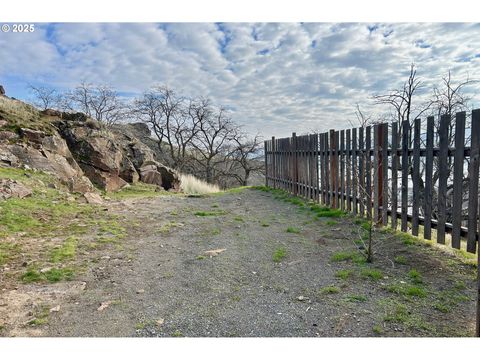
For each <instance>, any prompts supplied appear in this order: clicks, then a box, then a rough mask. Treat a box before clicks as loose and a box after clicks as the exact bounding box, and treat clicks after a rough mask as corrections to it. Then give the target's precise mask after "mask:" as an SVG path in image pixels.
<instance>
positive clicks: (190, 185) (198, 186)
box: [180, 174, 220, 195]
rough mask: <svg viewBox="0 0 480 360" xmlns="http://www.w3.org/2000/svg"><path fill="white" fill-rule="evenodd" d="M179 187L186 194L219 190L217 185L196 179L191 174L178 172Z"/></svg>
mask: <svg viewBox="0 0 480 360" xmlns="http://www.w3.org/2000/svg"><path fill="white" fill-rule="evenodd" d="M180 188H181V190H182V191H183V192H184V193H185V194H188V195H203V194H211V193H216V192H220V188H219V187H218V186H217V185H212V184H209V183H207V182H205V181H203V180H200V179H197V178H196V177H195V176H193V175H185V174H180Z"/></svg>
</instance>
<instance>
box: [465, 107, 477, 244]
mask: <svg viewBox="0 0 480 360" xmlns="http://www.w3.org/2000/svg"><path fill="white" fill-rule="evenodd" d="M479 155H480V109H478V110H473V111H472V135H471V145H470V166H469V168H468V178H469V184H468V209H469V211H468V229H469V231H468V238H467V251H468V252H472V253H474V252H475V248H476V233H475V230H474V229H476V228H477V216H478V169H479Z"/></svg>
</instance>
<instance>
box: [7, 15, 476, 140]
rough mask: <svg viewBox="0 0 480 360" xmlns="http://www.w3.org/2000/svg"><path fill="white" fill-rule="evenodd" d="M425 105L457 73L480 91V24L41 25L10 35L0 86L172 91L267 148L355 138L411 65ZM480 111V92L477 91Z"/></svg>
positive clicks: (18, 91) (12, 91) (13, 89)
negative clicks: (221, 111)
mask: <svg viewBox="0 0 480 360" xmlns="http://www.w3.org/2000/svg"><path fill="white" fill-rule="evenodd" d="M412 62H414V63H415V64H416V66H417V74H418V76H419V78H420V79H421V80H422V82H423V84H424V87H423V88H422V90H421V92H420V94H419V98H418V102H421V101H422V99H425V98H426V97H427V96H428V95H429V94H430V93H431V91H432V89H433V87H434V86H435V85H440V84H441V79H442V77H443V76H445V75H446V74H447V72H448V71H449V70H450V71H451V73H452V77H453V80H454V82H455V81H461V80H465V79H466V78H467V77H469V78H470V79H478V80H480V24H471V23H433V24H427V23H36V24H35V31H34V32H33V33H12V32H8V33H1V32H0V84H2V85H3V86H4V87H5V89H6V91H7V95H9V96H13V97H16V98H19V99H24V100H28V99H29V97H30V94H29V93H28V89H27V87H28V84H33V85H45V86H50V87H54V88H58V89H59V90H66V89H68V88H71V87H74V86H75V85H76V84H78V83H80V82H81V81H87V82H91V83H96V84H109V85H111V86H112V87H114V88H115V89H117V90H118V91H119V92H120V93H121V94H122V95H123V96H125V97H131V98H133V97H135V96H138V95H140V94H141V93H142V92H143V91H145V90H147V89H148V88H149V87H151V86H154V85H166V86H168V87H170V88H172V89H174V90H176V91H177V92H178V93H180V94H183V95H185V96H188V97H199V96H202V97H208V98H210V99H211V101H212V102H213V103H214V104H217V105H221V106H224V107H225V108H227V109H228V110H229V113H230V116H231V117H232V118H233V119H234V120H235V121H237V122H238V123H240V124H242V125H244V127H245V130H246V131H248V132H250V133H257V132H258V133H260V134H261V135H263V136H264V137H266V138H269V137H271V136H277V137H282V136H288V135H289V134H291V133H292V132H294V131H295V132H296V133H297V134H302V133H307V132H311V131H313V130H315V131H327V130H328V129H331V128H335V129H344V128H349V127H351V126H350V122H351V121H354V120H355V105H356V104H357V103H358V104H359V105H360V106H361V107H362V109H364V111H366V112H367V113H370V114H372V115H373V116H374V117H379V116H381V115H384V114H386V113H388V109H387V108H382V107H379V106H378V105H377V106H375V105H373V100H372V95H374V94H382V93H386V92H388V91H389V90H391V89H396V88H401V87H402V85H403V83H404V81H405V80H406V78H407V77H408V73H409V70H410V64H411V63H412ZM465 90H466V92H467V94H468V95H470V96H471V97H472V106H473V107H475V105H476V106H477V107H480V82H478V83H473V84H471V85H469V86H468V87H467V88H466V89H465Z"/></svg>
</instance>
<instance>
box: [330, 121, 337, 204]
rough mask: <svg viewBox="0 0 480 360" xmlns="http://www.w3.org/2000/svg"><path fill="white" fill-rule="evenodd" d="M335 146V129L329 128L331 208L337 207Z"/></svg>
mask: <svg viewBox="0 0 480 360" xmlns="http://www.w3.org/2000/svg"><path fill="white" fill-rule="evenodd" d="M336 147H337V144H336V142H335V130H330V151H331V152H330V154H331V155H330V189H331V193H330V197H331V201H330V203H331V205H332V207H333V208H336V207H337V196H336V194H335V193H336V190H337V188H336V178H337V163H336V161H335V158H336Z"/></svg>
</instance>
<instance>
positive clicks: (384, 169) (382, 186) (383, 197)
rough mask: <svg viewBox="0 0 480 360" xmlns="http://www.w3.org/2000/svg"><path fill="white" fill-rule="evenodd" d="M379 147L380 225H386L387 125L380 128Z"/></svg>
mask: <svg viewBox="0 0 480 360" xmlns="http://www.w3.org/2000/svg"><path fill="white" fill-rule="evenodd" d="M381 135H382V136H381V139H380V140H381V146H382V158H381V168H382V176H381V179H380V180H381V181H380V186H379V187H380V191H381V197H380V199H381V204H382V224H383V225H384V226H386V225H387V224H388V124H382V127H381Z"/></svg>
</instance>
